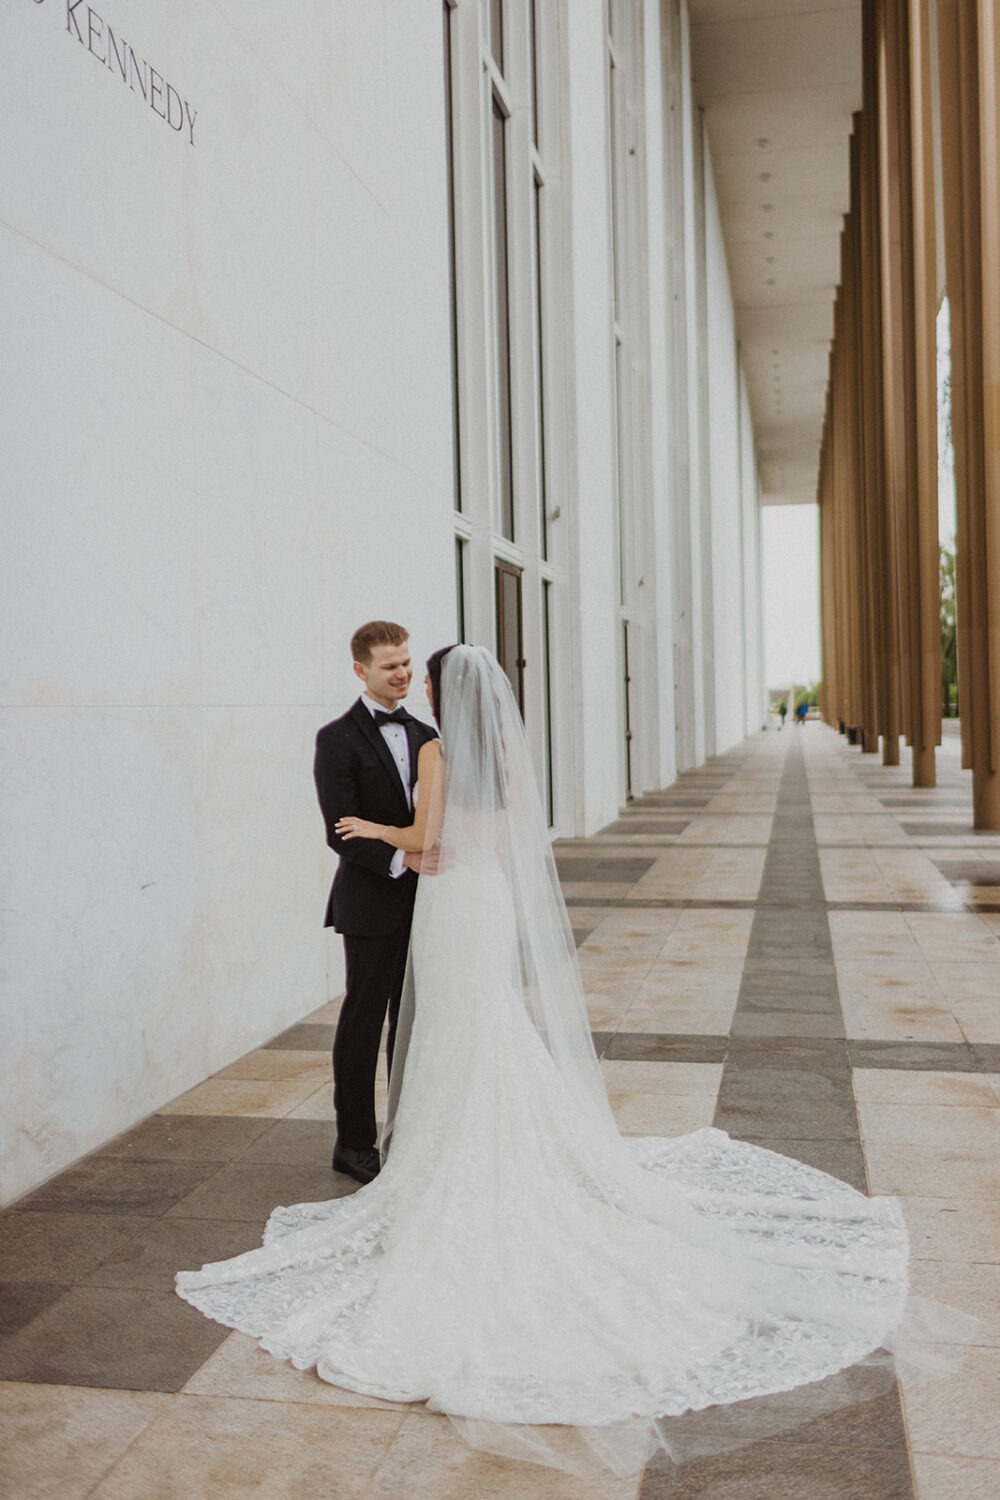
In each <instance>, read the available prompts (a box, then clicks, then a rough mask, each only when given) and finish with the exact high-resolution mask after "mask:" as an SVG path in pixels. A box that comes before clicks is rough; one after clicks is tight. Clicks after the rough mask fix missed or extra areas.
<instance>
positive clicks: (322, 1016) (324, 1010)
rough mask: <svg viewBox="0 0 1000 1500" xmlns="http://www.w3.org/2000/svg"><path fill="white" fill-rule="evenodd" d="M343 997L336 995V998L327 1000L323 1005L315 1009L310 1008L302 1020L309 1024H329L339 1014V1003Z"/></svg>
mask: <svg viewBox="0 0 1000 1500" xmlns="http://www.w3.org/2000/svg"><path fill="white" fill-rule="evenodd" d="M343 998H344V997H343V995H338V996H337V997H336V999H334V1000H328V1001H327V1002H326V1004H325V1005H321V1006H319V1007H318V1008H317V1009H316V1010H311V1011H310V1012H309V1014H308V1015H307V1016H303V1017H302V1020H303V1021H304V1022H308V1024H309V1025H310V1026H329V1025H331V1024H332V1023H333V1022H335V1021H336V1020H337V1019H338V1017H339V1015H340V1005H341V1001H342V1000H343Z"/></svg>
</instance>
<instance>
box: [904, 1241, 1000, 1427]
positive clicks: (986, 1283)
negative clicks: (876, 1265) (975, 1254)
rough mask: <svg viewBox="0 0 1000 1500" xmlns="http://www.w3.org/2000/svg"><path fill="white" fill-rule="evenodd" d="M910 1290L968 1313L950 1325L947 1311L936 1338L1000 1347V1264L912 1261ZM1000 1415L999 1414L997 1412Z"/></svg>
mask: <svg viewBox="0 0 1000 1500" xmlns="http://www.w3.org/2000/svg"><path fill="white" fill-rule="evenodd" d="M910 1290H911V1291H912V1292H913V1293H914V1294H915V1295H916V1296H918V1297H928V1298H930V1299H931V1300H932V1301H934V1302H939V1303H940V1304H941V1305H942V1307H943V1308H945V1309H949V1308H952V1309H954V1310H955V1311H956V1312H959V1313H965V1314H967V1316H968V1323H966V1321H965V1319H961V1320H959V1319H956V1321H955V1325H954V1326H953V1325H950V1324H949V1321H948V1314H947V1312H945V1313H943V1315H942V1319H941V1326H940V1328H939V1329H935V1330H934V1331H933V1333H932V1337H933V1338H934V1339H940V1340H941V1342H943V1343H947V1344H968V1345H973V1346H975V1345H983V1346H989V1347H991V1348H996V1347H997V1346H998V1345H1000V1265H996V1264H993V1265H984V1264H979V1265H959V1264H957V1263H956V1262H954V1261H943V1260H917V1259H913V1260H911V1261H910ZM998 1416H1000V1413H998Z"/></svg>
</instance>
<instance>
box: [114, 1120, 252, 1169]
mask: <svg viewBox="0 0 1000 1500" xmlns="http://www.w3.org/2000/svg"><path fill="white" fill-rule="evenodd" d="M273 1123H274V1121H273V1119H272V1118H271V1117H270V1116H264V1117H263V1118H255V1117H254V1116H253V1115H242V1116H229V1117H219V1116H216V1115H151V1116H150V1118H149V1119H148V1120H143V1121H142V1123H141V1124H139V1125H136V1126H134V1127H133V1129H132V1130H127V1131H126V1132H125V1134H124V1135H119V1136H116V1137H115V1139H114V1140H113V1141H109V1142H108V1144H107V1145H106V1146H102V1147H101V1148H100V1150H99V1151H95V1152H94V1156H95V1157H100V1156H114V1157H126V1158H129V1159H132V1160H136V1161H204V1160H206V1159H207V1160H210V1161H217V1162H222V1161H229V1160H230V1158H231V1157H233V1156H238V1155H240V1154H241V1152H242V1151H243V1150H244V1148H245V1147H246V1146H248V1145H249V1144H250V1142H251V1141H254V1140H256V1139H257V1137H258V1136H259V1135H263V1133H264V1131H265V1130H267V1129H269V1127H270V1126H271V1125H272V1124H273Z"/></svg>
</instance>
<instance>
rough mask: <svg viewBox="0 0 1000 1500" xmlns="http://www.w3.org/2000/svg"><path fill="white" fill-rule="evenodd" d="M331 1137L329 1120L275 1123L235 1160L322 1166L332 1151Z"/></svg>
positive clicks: (297, 1120)
mask: <svg viewBox="0 0 1000 1500" xmlns="http://www.w3.org/2000/svg"><path fill="white" fill-rule="evenodd" d="M327 1092H329V1088H328V1089H327ZM333 1137H334V1132H333V1131H332V1130H331V1129H330V1122H329V1120H325V1119H323V1120H308V1119H306V1120H303V1119H290V1118H286V1119H284V1120H276V1121H275V1122H274V1124H273V1125H272V1126H271V1128H270V1129H269V1130H266V1131H265V1132H264V1134H263V1135H259V1136H258V1137H257V1138H256V1140H254V1141H252V1142H251V1144H250V1145H249V1146H248V1147H247V1149H246V1150H245V1151H244V1152H242V1153H240V1155H239V1156H238V1157H236V1159H237V1160H239V1161H254V1162H283V1163H287V1164H288V1165H289V1166H315V1165H317V1164H319V1165H324V1164H325V1163H326V1162H327V1161H328V1160H329V1157H330V1155H331V1152H332V1150H333Z"/></svg>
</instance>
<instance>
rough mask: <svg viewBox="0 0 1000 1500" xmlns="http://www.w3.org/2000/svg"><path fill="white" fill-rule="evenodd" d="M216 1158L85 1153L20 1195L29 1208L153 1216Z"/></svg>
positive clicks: (203, 1176) (205, 1173)
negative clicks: (138, 1158)
mask: <svg viewBox="0 0 1000 1500" xmlns="http://www.w3.org/2000/svg"><path fill="white" fill-rule="evenodd" d="M221 1165H222V1163H221V1162H218V1161H198V1162H191V1161H121V1160H120V1159H118V1158H116V1157H113V1156H89V1157H86V1158H84V1160H83V1161H81V1162H78V1163H77V1164H76V1166H74V1167H70V1168H68V1170H67V1171H65V1172H61V1173H60V1174H59V1176H58V1177H54V1178H53V1179H52V1180H51V1181H50V1182H47V1183H45V1185H44V1186H43V1187H40V1188H38V1189H37V1190H36V1191H35V1192H33V1193H29V1194H28V1196H27V1197H26V1198H22V1199H21V1203H20V1206H22V1207H23V1208H24V1209H25V1210H27V1211H28V1212H39V1211H44V1212H49V1213H77V1214H131V1215H133V1216H140V1217H143V1218H155V1217H157V1216H158V1215H160V1214H163V1213H166V1211H167V1209H168V1208H172V1207H173V1205H174V1204H175V1203H178V1202H180V1200H181V1199H182V1198H186V1197H187V1195H188V1193H190V1192H192V1191H193V1190H194V1189H195V1188H196V1187H197V1186H198V1185H199V1183H202V1182H205V1181H207V1180H208V1179H210V1178H211V1177H213V1176H214V1174H215V1173H216V1172H217V1171H218V1170H219V1168H220V1167H221Z"/></svg>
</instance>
